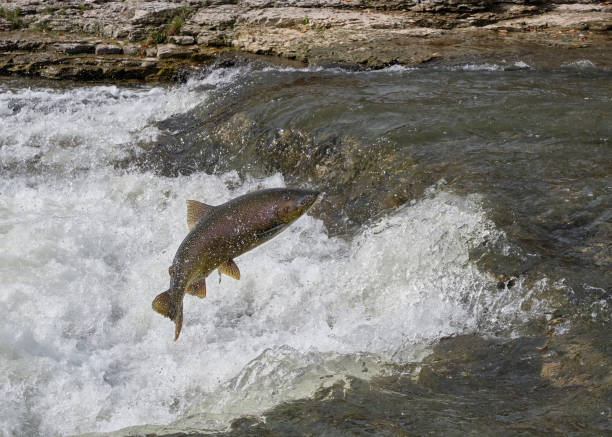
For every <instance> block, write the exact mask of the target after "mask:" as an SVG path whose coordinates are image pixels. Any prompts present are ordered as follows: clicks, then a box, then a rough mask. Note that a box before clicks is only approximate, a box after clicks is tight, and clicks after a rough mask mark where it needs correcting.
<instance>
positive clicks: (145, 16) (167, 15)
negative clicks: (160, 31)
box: [128, 1, 189, 25]
mask: <svg viewBox="0 0 612 437" xmlns="http://www.w3.org/2000/svg"><path fill="white" fill-rule="evenodd" d="M187 6H189V4H188V3H184V4H182V3H170V2H162V1H153V2H138V6H137V8H136V9H134V10H132V11H130V12H128V15H131V18H130V22H131V23H132V24H157V25H159V24H164V23H166V22H167V21H168V20H169V19H171V18H172V17H173V16H174V14H175V13H176V12H177V11H178V10H179V9H181V8H183V7H187Z"/></svg>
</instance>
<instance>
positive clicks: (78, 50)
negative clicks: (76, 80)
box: [59, 42, 95, 55]
mask: <svg viewBox="0 0 612 437" xmlns="http://www.w3.org/2000/svg"><path fill="white" fill-rule="evenodd" d="M59 48H60V50H61V51H62V52H64V53H66V54H67V55H79V54H84V53H94V52H95V46H94V45H93V44H92V43H81V42H75V43H67V44H59Z"/></svg>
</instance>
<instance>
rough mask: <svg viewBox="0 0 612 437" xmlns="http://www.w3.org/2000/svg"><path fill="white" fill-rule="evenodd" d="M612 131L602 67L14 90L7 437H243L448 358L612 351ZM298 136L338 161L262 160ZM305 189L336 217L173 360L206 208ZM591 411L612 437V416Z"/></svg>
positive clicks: (6, 169) (6, 92)
mask: <svg viewBox="0 0 612 437" xmlns="http://www.w3.org/2000/svg"><path fill="white" fill-rule="evenodd" d="M610 120H612V75H611V74H610V70H609V69H606V68H605V67H602V66H598V65H596V63H594V62H591V61H589V60H583V61H580V62H578V63H572V64H568V65H563V64H560V65H558V66H557V67H555V68H546V69H538V68H533V67H531V66H530V65H528V64H527V63H525V62H523V61H521V60H513V61H512V62H505V63H504V62H498V63H484V62H483V63H466V64H458V65H439V66H430V67H426V68H422V69H408V68H403V67H397V66H396V67H389V68H387V69H384V70H380V71H370V72H368V71H349V70H343V69H334V68H306V69H301V68H293V67H284V66H270V65H265V64H258V63H237V64H235V65H229V66H228V65H217V66H214V67H210V68H208V69H203V70H202V72H201V73H199V74H196V75H194V76H192V77H190V78H189V79H188V80H186V81H185V82H184V83H181V84H176V85H172V86H137V85H121V86H119V85H112V86H110V85H105V86H100V85H82V84H81V85H76V84H69V85H62V86H58V85H57V84H52V83H47V82H33V81H22V80H4V81H3V82H0V175H1V176H0V241H1V248H2V250H1V251H0V284H1V292H0V312H2V314H3V316H2V318H0V390H1V393H2V396H0V435H4V436H22V435H29V436H51V435H71V434H79V433H88V432H110V431H115V430H118V429H120V428H124V427H128V426H136V428H131V430H132V431H130V432H131V433H132V435H138V434H139V433H144V432H145V431H146V432H151V433H157V434H159V435H162V434H164V433H170V432H186V431H189V430H195V429H197V430H209V431H211V432H223V431H225V430H227V429H228V426H229V425H230V423H231V422H232V420H235V419H237V418H239V417H242V416H253V417H255V418H257V417H261V415H262V414H266V413H265V412H266V411H270V409H273V408H278V406H282V405H283V404H284V403H287V402H289V401H295V400H299V399H312V397H313V395H315V392H317V393H319V392H321V390H324V389H325V388H329V387H337V386H338V384H345V387H348V386H351V384H353V385H355V384H356V383H355V381H366V382H368V381H379V380H380V378H393V377H398V375H400V376H402V375H403V376H406V377H409V378H410V379H411V380H414V381H417V379H418V378H419V369H420V368H421V367H422V366H423V360H427V357H428V356H429V355H430V354H431V353H432V351H433V350H434V349H435V348H436V345H438V344H439V343H440V341H441V340H442V339H445V338H448V337H450V338H465V336H470V335H471V336H475V337H474V338H478V339H480V340H478V341H488V342H494V343H495V344H507V342H512V341H519V342H522V343H520V344H521V345H522V344H527V343H529V341H530V340H529V339H539V338H542V339H544V338H546V336H547V335H548V336H549V337H551V338H552V337H558V338H561V339H562V338H565V337H563V336H569V335H572V333H574V332H580V335H581V336H583V337H584V339H583V340H582V343H581V344H588V345H589V350H593V349H597V347H595V346H593V345H601V344H606V343H608V344H609V340H610V333H609V332H610V325H609V323H610V315H611V309H610V304H611V303H612V301H611V299H612V298H611V294H610V289H609V285H610V283H611V279H612V278H611V276H610V272H609V267H610V262H611V255H610V220H611V218H612V212H611V209H610V200H611V193H610V174H611V170H612V169H611V162H612V160H611V159H610V158H611V157H612V155H611V152H610V150H611V149H610V147H611V146H610V139H611V136H612V123H611V122H610ZM236 126H239V127H240V129H238V128H236ZM245 126H246V127H245ZM287 132H289V133H290V134H287ZM287 135H293V137H291V138H298V139H300V140H299V141H300V144H310V145H311V146H312V147H311V148H310V149H308V150H314V151H315V152H313V153H314V154H315V155H316V154H317V153H319V152H320V151H321V150H324V153H323V152H321V153H322V155H316V156H310V157H308V158H306V159H305V161H299V162H298V163H297V164H295V163H293V164H291V165H286V164H285V163H284V162H280V161H279V160H280V159H284V157H285V155H282V156H281V158H279V157H278V156H277V155H274V157H273V159H272V158H270V155H266V153H268V152H266V150H270V149H271V148H273V147H276V146H275V145H278V144H280V142H281V140H282V139H283V138H286V137H287ZM291 141H296V140H295V139H292V140H291ZM283 144H284V143H283ZM291 144H293V143H291ZM322 144H323V145H325V147H322V146H321V145H322ZM347 144H350V147H351V149H350V150H351V152H350V153H351V154H350V156H349V152H347V150H348V147H349V146H347ZM355 144H357V145H355ZM379 149H380V150H384V152H385V153H384V154H383V155H381V154H380V153H376V150H379ZM275 150H276V149H275ZM338 150H339V152H338ZM356 150H357V151H358V152H356ZM323 155H324V157H323V158H322V156H323ZM305 156H306V155H305ZM355 157H357V158H358V159H356V158H355ZM213 158H214V159H213ZM351 159H352V160H353V161H355V162H356V163H355V162H353V161H351V164H350V165H351V166H352V167H351V169H348V168H349V165H348V164H347V162H349V161H350V160H351ZM308 160H310V161H308ZM315 160H318V161H317V162H314V161H315ZM318 163H321V165H319V164H318ZM323 163H325V168H324V169H323ZM309 165H312V168H313V169H314V170H313V171H312V172H310V173H308V172H306V173H305V172H304V171H302V170H300V166H301V168H307V167H308V166H309ZM356 166H360V167H359V171H356V170H354V168H355V167H356ZM292 168H294V169H295V170H291V169H292ZM351 172H352V173H351ZM332 173H333V175H332V176H330V174H332ZM372 173H376V175H377V176H376V177H375V178H372V177H371V176H369V175H370V174H372ZM356 174H358V175H359V178H358V179H356V178H353V177H352V176H354V175H356ZM317 175H320V177H318V176H317ZM344 175H345V176H344ZM415 180H418V183H416V182H414V181H415ZM286 185H299V186H303V187H308V188H316V189H319V190H321V191H322V192H323V198H324V199H323V200H322V201H321V204H320V205H319V206H318V208H315V209H314V210H313V213H312V214H311V215H308V216H304V217H302V218H300V219H299V220H298V221H297V222H296V223H295V224H294V225H292V226H291V227H290V228H289V229H288V230H287V231H285V232H284V233H282V234H281V235H280V236H278V237H277V238H275V239H273V240H271V241H270V242H268V243H266V244H265V245H264V246H262V247H260V248H257V249H255V250H253V251H251V252H248V253H246V254H244V255H243V256H241V257H239V258H238V259H237V260H236V263H237V264H238V266H239V268H240V270H241V274H242V279H241V280H240V281H235V280H233V279H231V278H227V277H224V278H223V279H222V280H221V281H220V282H219V281H218V279H217V275H216V274H214V275H211V276H210V277H209V280H208V295H207V297H206V299H204V300H198V299H196V298H194V297H192V296H186V297H185V321H184V325H183V332H182V335H181V338H180V339H179V341H177V342H174V341H173V331H174V326H173V324H172V323H170V322H169V321H168V320H167V319H164V318H162V317H160V316H159V315H158V314H156V313H155V312H153V310H152V309H151V300H152V299H153V297H154V296H155V295H156V294H157V293H159V292H160V291H162V290H165V289H166V288H167V284H168V273H167V268H168V265H169V264H170V263H171V261H172V258H173V256H174V253H175V251H176V249H177V247H178V245H179V244H180V242H181V241H182V239H183V238H184V236H185V235H186V233H187V226H186V207H185V201H186V200H187V199H196V200H200V201H203V202H206V203H210V204H213V205H215V204H219V203H223V202H225V201H227V200H229V199H231V198H233V197H235V196H238V195H240V194H243V193H246V192H248V191H251V190H255V189H259V188H264V187H277V186H286ZM408 186H410V189H407V188H406V187H408ZM389 192H393V193H396V194H395V195H396V196H400V200H398V201H397V202H395V203H392V204H385V203H384V202H381V201H380V199H382V198H384V197H385V196H387V194H388V193H389ZM355 193H357V194H355ZM377 202H378V203H377ZM372 205H376V207H373V206H372ZM551 320H555V322H554V326H553V325H550V324H549V325H547V324H548V323H549V322H550V321H551ZM547 326H548V327H547ZM551 326H552V327H551ZM547 329H548V331H547ZM559 341H561V340H559ZM476 343H477V341H476V340H475V344H476ZM561 343H562V341H561ZM479 344H480V343H479ZM529 344H531V343H529ZM536 346H537V347H542V344H539V343H538V344H537V345H535V344H534V348H532V349H529V350H530V351H532V350H536V349H535V347H536ZM461 347H464V346H461V345H458V346H457V348H461ZM521 347H522V346H521ZM525 347H527V346H525ZM529 347H531V346H529ZM560 347H561V346H560ZM466 350H467V352H465V354H466V356H468V355H469V350H470V347H467V348H466ZM538 350H539V349H538ZM598 353H599V355H598V356H599V357H600V360H601V361H600V362H598V363H594V364H593V365H594V366H595V365H604V364H606V363H609V357H610V350H609V347H601V348H600V350H599V351H598ZM474 359H475V358H474ZM538 359H540V358H538ZM542 359H543V360H545V359H547V358H546V357H543V358H542ZM465 360H466V361H470V359H467V358H466V359H465ZM490 360H491V361H492V362H495V360H500V361H499V362H500V363H502V359H501V358H500V356H498V355H495V356H493V355H492V356H491V358H490ZM602 363H603V364H602ZM499 366H501V367H503V364H499ZM560 366H561V368H563V364H560ZM543 369H544V364H542V365H541V368H538V369H537V371H536V373H538V372H539V376H538V377H541V378H543V380H546V378H547V374H546V373H545V372H544V370H543ZM472 371H473V372H474V374H475V375H477V376H478V375H479V374H478V372H479V370H478V369H477V368H474V369H472ZM481 371H482V372H483V373H482V375H481V376H482V377H483V378H485V377H487V375H488V374H487V375H485V373H486V372H485V371H484V370H481ZM584 372H587V374H588V375H591V379H594V378H596V372H595V371H591V370H588V371H584ZM584 372H582V373H584ZM578 373H580V372H578ZM582 373H580V374H582ZM462 375H463V374H462ZM463 376H465V375H463ZM536 376H537V375H536ZM377 378H378V379H377ZM351 381H352V382H351ZM385 381H386V380H385ZM419 381H420V383H422V384H425V385H427V384H428V383H427V381H429V380H427V379H425V377H424V376H422V377H421V380H419ZM530 381H531V380H530ZM547 381H548V383H550V385H551V386H554V387H559V385H558V384H557V383H556V382H550V381H551V380H550V378H549V379H548V380H547ZM521 383H522V382H521V381H519V380H518V379H517V381H516V384H518V385H517V386H520V384H521ZM530 384H531V382H530ZM434 385H435V384H434ZM434 385H432V384H429V385H427V387H429V389H430V390H433V391H434V392H436V390H438V388H439V384H438V385H436V386H435V387H434ZM574 385H576V384H574ZM586 386H587V385H583V386H580V387H582V388H584V387H586ZM390 387H391V386H389V387H387V388H388V390H393V388H392V387H391V388H390ZM436 387H438V388H436ZM598 387H600V388H601V387H603V389H602V390H603V392H602V393H607V394H604V395H601V396H602V402H603V403H604V404H605V403H606V401H605V400H606V399H608V398H606V396H608V397H609V393H610V392H609V387H610V386H609V382H608V385H607V386H606V385H605V384H604V385H603V386H602V385H601V384H600V385H599V386H598ZM347 390H349V392H350V389H347ZM475 390H477V388H476V389H475ZM584 390H586V388H584ZM397 391H398V392H399V391H400V390H399V389H397ZM442 392H443V390H442V391H441V392H440V393H442ZM436 393H437V392H436ZM430 394H431V393H430ZM370 396H371V401H372V403H373V404H374V406H372V409H373V411H377V410H376V409H377V408H383V407H382V406H380V405H382V404H377V403H376V402H375V401H376V400H377V399H379V398H378V396H379V394H378V393H374V392H372V393H371V395H370ZM381 396H382V395H381ZM317 399H319V398H317ZM453 399H454V400H453V402H459V404H461V400H459V401H457V399H456V398H453ZM496 399H497V398H496ZM319 400H320V401H321V402H323V401H325V399H324V398H321V399H319ZM366 400H367V395H366ZM483 400H484V401H486V399H483ZM397 402H398V403H399V404H401V401H397ZM411 402H412V403H411V404H410V408H411V410H412V411H416V410H418V409H419V408H423V409H427V410H430V409H431V408H430V406H428V405H429V404H427V405H425V404H423V405H420V407H419V404H418V402H417V404H414V402H416V401H415V400H414V399H412V400H411ZM464 402H465V404H466V406H465V408H466V411H468V410H469V409H470V408H472V407H470V406H469V405H468V404H469V402H468V400H467V398H466V400H465V401H464ZM399 404H398V405H399ZM377 405H378V406H377ZM415 405H416V406H415ZM346 408H347V409H348V408H349V407H346ZM483 408H484V407H483ZM606 408H607V409H606ZM595 410H597V414H599V416H601V417H599V416H597V417H599V419H597V420H601V421H602V422H601V423H600V422H597V421H592V420H587V422H588V423H589V424H590V426H593V427H594V428H593V429H592V430H595V431H596V430H599V429H605V428H606V425H605V423H608V424H609V423H610V422H609V419H610V414H611V411H610V408H609V405H608V406H607V407H605V405H602V406H601V407H599V406H596V407H594V410H593V411H595ZM300 411H302V410H300ZM347 411H348V410H347ZM351 411H353V410H351ZM381 411H383V410H381ZM384 411H387V410H384ZM389 411H391V410H389ZM444 411H447V410H446V409H445V408H442V407H439V412H440V414H442V415H444ZM296 414H297V416H298V417H302V416H300V414H301V415H303V417H302V419H304V418H307V416H308V414H309V413H308V410H307V409H305V410H303V412H301V413H296ZM351 414H353V412H352V413H351ZM381 414H382V413H381ZM389 414H391V413H389ZM466 414H467V413H466ZM589 414H590V413H589ZM593 414H595V413H593ZM275 417H276V416H275ZM280 417H281V419H279V420H280V421H282V420H283V419H282V417H288V416H282V415H281V416H280ZM292 417H293V416H292ZM589 417H590V416H589ZM594 417H595V416H594ZM390 420H391V421H392V422H393V423H395V424H397V423H400V422H397V421H393V420H392V419H390ZM448 420H449V421H450V422H451V425H452V424H453V420H452V419H448ZM516 420H521V419H516ZM364 423H365V422H363V423H362V422H356V423H355V424H353V425H351V426H354V427H355V428H354V429H367V427H365V426H366V425H364ZM402 423H403V422H402ZM461 423H462V421H461V420H460V419H459V418H457V419H456V422H455V423H454V425H453V426H455V427H457V428H456V429H460V426H461ZM602 424H603V425H602ZM144 425H147V426H144ZM158 425H159V426H158ZM383 425H384V424H383ZM383 425H380V426H381V428H379V429H383V428H384V426H383ZM398 426H399V425H398ZM401 426H402V427H403V428H402V429H403V432H408V431H410V432H413V433H416V434H422V433H426V432H429V431H431V428H429V427H430V426H431V423H430V424H421V425H419V424H418V423H417V424H415V423H412V424H411V423H408V422H406V425H401ZM483 426H484V425H483ZM487 426H488V425H487ZM364 427H365V428H364ZM415 427H416V428H415ZM419 427H420V428H419ZM296 429H299V428H296ZM322 429H330V428H322ZM347 429H348V428H347ZM352 429H353V428H352ZM375 429H376V428H375ZM444 429H446V428H443V427H442V428H438V429H436V428H433V430H434V431H436V430H437V431H438V432H441V431H440V430H444ZM483 429H488V428H486V427H485V428H483ZM543 429H545V428H543ZM608 429H609V428H608ZM345 431H346V430H345ZM294 432H296V433H297V432H298V431H294ZM304 432H305V431H304ZM342 432H344V431H342V430H341V429H340V428H339V430H338V434H342ZM346 432H348V431H346ZM398 432H399V431H398ZM330 435H334V434H333V433H332V434H330ZM397 435H401V434H397ZM447 435H450V434H447Z"/></svg>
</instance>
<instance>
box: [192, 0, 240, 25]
mask: <svg viewBox="0 0 612 437" xmlns="http://www.w3.org/2000/svg"><path fill="white" fill-rule="evenodd" d="M239 12H240V9H239V7H238V6H229V5H227V6H221V7H217V8H205V9H200V11H198V12H197V13H196V14H195V15H194V16H193V17H192V18H191V21H193V22H194V23H196V24H198V25H199V26H202V27H204V28H206V29H211V30H223V29H227V28H229V27H231V26H232V25H233V24H234V22H235V21H236V19H237V17H238V15H239Z"/></svg>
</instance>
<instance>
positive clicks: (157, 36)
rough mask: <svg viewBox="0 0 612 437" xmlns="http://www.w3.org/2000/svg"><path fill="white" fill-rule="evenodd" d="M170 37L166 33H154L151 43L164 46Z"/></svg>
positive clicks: (151, 36)
mask: <svg viewBox="0 0 612 437" xmlns="http://www.w3.org/2000/svg"><path fill="white" fill-rule="evenodd" d="M167 37H168V36H167V35H166V33H165V32H152V33H151V35H150V38H151V42H153V43H155V44H163V43H165V42H166V38H167Z"/></svg>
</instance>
